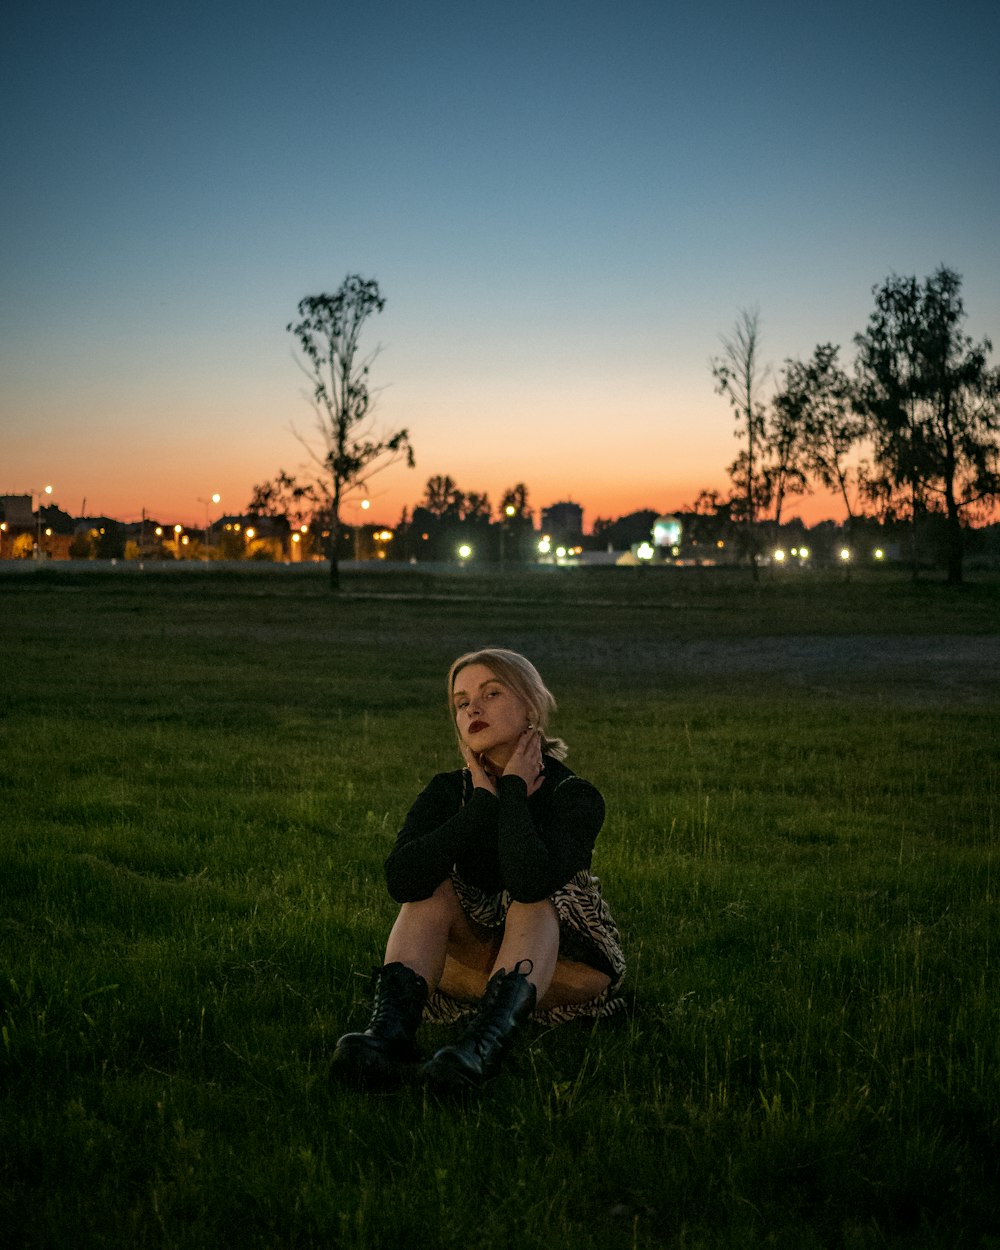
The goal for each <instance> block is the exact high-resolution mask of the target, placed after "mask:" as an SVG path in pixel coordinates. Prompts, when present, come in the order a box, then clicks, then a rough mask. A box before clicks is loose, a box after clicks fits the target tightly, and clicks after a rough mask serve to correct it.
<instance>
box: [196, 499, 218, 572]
mask: <svg viewBox="0 0 1000 1250" xmlns="http://www.w3.org/2000/svg"><path fill="white" fill-rule="evenodd" d="M198 502H199V503H203V504H204V505H205V544H204V545H205V553H204V556H203V557H202V558H203V559H205V560H207V559H208V547H209V544H210V543H211V541H212V524H211V521H210V520H209V515H208V509H209V506H210V505H211V504H215V506H216V507H218V506H219V504H220V503H221V502H222V496H221V495H220V494H219V492H218V491H216V492H215V494H214V495H213V496H212V498H211V499H203V498H202V497H201V495H199V496H198Z"/></svg>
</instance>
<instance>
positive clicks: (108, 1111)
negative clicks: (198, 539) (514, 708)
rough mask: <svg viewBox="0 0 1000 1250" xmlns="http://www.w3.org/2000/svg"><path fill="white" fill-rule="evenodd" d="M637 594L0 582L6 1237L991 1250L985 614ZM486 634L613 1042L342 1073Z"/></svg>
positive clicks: (863, 590)
mask: <svg viewBox="0 0 1000 1250" xmlns="http://www.w3.org/2000/svg"><path fill="white" fill-rule="evenodd" d="M646 572H647V571H645V570H644V571H643V574H645V573H646ZM648 572H650V573H654V575H653V576H644V575H637V574H632V573H630V572H627V571H623V570H609V571H603V570H600V571H598V570H595V571H589V570H588V571H584V570H580V571H579V573H575V572H574V573H570V574H567V575H562V574H552V575H548V576H546V575H541V574H535V575H520V576H510V577H508V578H506V579H503V580H501V579H498V578H495V577H492V578H490V577H475V576H472V575H465V576H457V575H456V576H454V577H433V576H430V575H425V574H413V575H408V576H404V575H398V576H393V575H383V576H375V575H356V576H349V577H348V578H347V579H346V589H347V595H346V596H344V597H343V598H342V599H340V600H334V599H332V598H331V597H330V595H329V594H328V593H327V592H326V591H325V588H324V585H323V581H322V576H321V575H320V576H310V575H301V574H300V575H297V576H282V574H281V572H280V571H271V570H264V571H260V574H259V575H255V576H250V575H240V576H230V577H227V576H225V575H221V574H211V575H204V574H197V575H190V576H185V575H182V574H170V575H161V576H156V575H150V576H144V575H135V574H129V575H119V576H114V575H112V576H107V577H94V576H92V575H90V574H87V573H81V572H76V571H75V572H73V573H66V574H61V573H58V572H57V573H55V574H50V573H49V571H48V570H46V575H45V576H38V575H32V576H28V575H24V574H21V575H19V576H18V577H17V578H14V577H10V578H8V579H6V580H4V581H3V582H2V583H0V609H2V615H3V622H4V624H3V632H2V639H0V665H2V667H0V678H2V681H0V710H2V722H0V815H2V828H3V835H2V839H0V1026H2V1035H0V1082H2V1088H0V1229H2V1230H3V1235H2V1238H0V1240H2V1242H3V1244H4V1245H5V1246H6V1245H10V1246H11V1247H23V1248H24V1250H41V1248H42V1247H45V1248H47V1250H48V1248H55V1250H62V1247H74V1248H81V1250H89V1248H90V1247H116V1248H117V1247H123V1248H124V1247H129V1248H130V1250H131V1248H133V1247H136V1248H143V1250H144V1248H146V1247H150V1248H154V1247H155V1248H157V1250H159V1248H161V1247H162V1248H168V1247H169V1248H173V1247H176V1248H178V1250H182V1248H183V1250H187V1248H189V1247H190V1248H192V1250H194V1248H198V1250H208V1248H210V1247H211V1248H213V1250H214V1248H216V1247H219V1248H228V1247H233V1248H235V1247H239V1248H240V1250H245V1248H251V1250H253V1248H256V1247H260V1248H262V1250H263V1248H265V1247H266V1248H268V1250H271V1248H274V1250H277V1248H278V1247H281V1248H283V1250H284V1248H286V1247H287V1248H291V1247H317V1248H318V1247H358V1248H359V1250H360V1248H364V1250H372V1248H375V1247H396V1246H407V1245H411V1244H413V1245H420V1246H432V1247H434V1246H441V1247H453V1246H454V1247H472V1248H477V1247H494V1246H507V1245H523V1246H526V1247H543V1246H544V1247H548V1248H550V1250H560V1248H562V1247H566V1248H569V1247H573V1248H574V1250H590V1248H593V1250H598V1247H599V1248H600V1250H617V1248H618V1247H622V1248H623V1250H624V1248H626V1247H642V1246H648V1247H653V1246H677V1247H690V1248H696V1247H706V1248H707V1247H713V1248H714V1247H734V1248H735V1247H745V1246H748V1245H753V1246H756V1245H769V1246H777V1247H788V1248H789V1250H802V1248H806V1250H809V1248H811V1247H816V1248H823V1250H826V1248H828V1247H844V1248H845V1250H854V1248H859V1250H860V1248H866V1250H867V1248H868V1247H881V1246H906V1247H942V1248H943V1247H949V1248H950V1247H955V1246H972V1247H979V1248H980V1250H995V1248H996V1247H997V1246H1000V1199H998V1191H1000V1167H998V1159H1000V1093H998V1071H1000V1054H998V1050H1000V1044H998V1023H1000V1022H998V1004H1000V986H998V977H997V935H998V921H997V897H996V895H997V889H996V881H995V873H996V871H997V870H996V867H995V865H994V855H995V851H996V847H997V839H998V829H997V813H998V768H997V751H996V742H997V740H998V736H1000V735H998V728H1000V725H998V722H1000V714H998V710H997V709H998V707H1000V698H998V696H1000V672H998V668H997V662H996V633H997V624H998V621H1000V585H998V583H997V582H996V581H995V580H984V581H980V582H977V583H973V584H971V585H969V586H967V587H964V588H962V589H961V590H960V591H957V592H955V591H949V590H947V588H945V587H943V586H941V585H938V584H934V583H920V584H917V585H912V584H911V583H910V582H909V581H908V580H906V579H904V578H898V577H895V576H893V575H892V574H889V573H885V574H882V575H879V576H877V577H876V576H874V575H873V576H872V577H871V578H870V579H864V578H857V577H856V578H855V579H854V580H853V581H851V582H849V583H848V582H843V581H839V580H834V579H829V580H824V579H822V578H821V577H813V578H808V579H798V580H785V581H779V580H777V579H775V580H774V581H765V583H763V584H762V585H761V587H760V588H758V589H756V590H755V589H754V588H752V587H751V586H749V585H748V584H747V582H746V581H745V580H744V578H741V577H736V576H731V575H729V574H728V573H726V572H723V571H718V572H717V573H716V574H712V575H709V574H706V573H704V572H703V571H697V570H691V571H690V573H691V575H690V576H688V575H687V572H685V573H684V574H679V575H677V576H670V575H663V574H661V573H659V571H652V570H650V571H648ZM488 642H496V643H500V644H503V645H510V646H514V647H517V648H519V649H523V650H524V651H525V652H526V653H527V654H529V655H530V656H532V657H533V658H536V659H537V661H538V663H539V665H540V667H541V668H542V670H543V673H544V674H545V676H546V677H547V678H548V680H549V681H550V683H551V685H552V686H553V688H554V690H555V693H556V695H557V697H558V698H559V699H560V705H561V706H560V715H559V718H558V723H557V729H558V730H559V731H560V732H562V733H563V734H564V735H565V736H566V737H567V739H568V740H569V741H570V744H571V748H572V750H571V756H570V763H571V764H573V765H574V766H575V767H576V768H577V769H578V770H579V771H580V772H581V773H583V774H584V775H585V776H588V777H590V778H591V779H592V780H594V781H595V783H597V784H598V785H599V786H600V787H601V789H602V790H603V792H604V793H605V795H606V798H607V800H608V807H609V815H608V821H607V824H606V826H605V829H604V832H603V833H602V835H601V839H600V841H599V843H598V852H597V857H596V860H595V871H596V872H597V873H598V874H599V875H600V876H601V878H602V880H603V881H604V884H605V891H606V894H607V896H608V899H609V901H610V902H611V904H612V906H613V908H614V911H615V913H616V916H617V918H618V920H619V922H620V924H621V927H622V931H623V936H624V938H625V942H626V948H627V954H628V955H629V958H630V968H629V977H628V980H627V982H626V991H627V997H628V1000H629V1007H630V1010H629V1013H628V1015H627V1017H626V1018H625V1019H623V1020H617V1021H608V1022H604V1023H598V1024H597V1025H596V1026H593V1027H591V1026H587V1025H583V1026H577V1025H571V1026H563V1027H562V1028H560V1029H556V1030H542V1029H540V1028H537V1027H533V1028H531V1029H530V1030H529V1031H528V1033H527V1034H526V1036H525V1037H524V1038H523V1040H522V1042H521V1044H520V1045H519V1047H518V1049H517V1051H516V1053H515V1055H514V1056H513V1058H512V1061H511V1062H510V1064H509V1065H508V1068H507V1070H506V1071H505V1072H504V1073H503V1074H502V1075H501V1076H500V1077H499V1078H498V1079H497V1080H496V1081H495V1082H494V1083H493V1084H492V1085H491V1086H489V1087H488V1088H487V1089H486V1090H485V1091H484V1092H483V1094H482V1096H481V1097H480V1098H479V1099H478V1100H477V1101H476V1102H474V1103H471V1104H469V1105H442V1104H439V1103H438V1102H436V1101H435V1100H433V1099H429V1098H428V1097H427V1096H426V1095H425V1093H424V1091H423V1090H422V1089H421V1088H419V1087H418V1086H414V1087H412V1088H405V1089H403V1090H401V1091H398V1092H395V1093H392V1094H388V1095H385V1094H382V1095H377V1094H357V1093H352V1092H349V1091H346V1090H343V1089H341V1088H339V1087H330V1086H329V1085H328V1082H327V1076H326V1072H327V1061H328V1056H329V1053H330V1051H331V1048H332V1045H333V1043H334V1041H335V1039H336V1037H337V1036H338V1035H339V1034H340V1033H341V1032H344V1031H346V1030H347V1029H348V1028H351V1027H357V1026H359V1025H363V1023H364V1022H365V1019H366V1012H367V1002H368V976H369V973H370V971H371V969H372V968H373V967H374V966H375V965H377V964H378V963H379V962H380V960H381V948H382V944H383V943H384V940H385V936H386V934H387V931H388V927H389V925H390V924H391V921H392V917H393V914H394V908H393V906H392V904H391V902H390V900H389V899H388V897H387V896H386V894H385V891H384V887H383V884H382V876H381V863H382V860H383V858H384V856H385V854H386V852H387V851H388V849H389V847H390V846H391V844H392V839H393V836H394V833H395V829H396V828H397V826H398V823H399V821H400V818H401V816H402V814H403V812H404V811H405V808H406V806H407V804H408V803H409V801H410V800H411V799H412V798H413V796H414V795H415V794H416V792H417V790H418V789H419V787H420V786H421V785H422V784H423V782H424V781H425V780H426V779H427V778H428V777H429V776H430V774H431V773H433V772H434V771H436V770H438V769H441V768H449V767H453V766H455V764H456V762H457V757H456V755H455V750H454V747H453V744H452V742H451V739H450V734H449V729H448V726H447V723H446V720H445V717H444V712H443V689H442V684H443V675H444V673H445V671H446V669H447V665H448V663H449V661H450V660H451V659H452V658H454V656H455V655H456V654H457V653H459V652H460V651H462V650H465V649H467V648H469V647H472V646H477V645H483V644H485V643H488ZM446 1036H448V1034H447V1031H446V1030H426V1037H425V1039H424V1040H425V1041H426V1043H427V1045H428V1046H431V1045H433V1044H435V1043H436V1042H437V1041H439V1040H442V1039H443V1038H444V1037H446Z"/></svg>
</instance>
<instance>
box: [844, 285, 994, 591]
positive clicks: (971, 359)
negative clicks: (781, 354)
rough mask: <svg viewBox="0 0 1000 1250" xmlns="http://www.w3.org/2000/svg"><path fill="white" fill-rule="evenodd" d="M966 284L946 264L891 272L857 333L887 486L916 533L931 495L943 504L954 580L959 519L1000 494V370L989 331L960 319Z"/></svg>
mask: <svg viewBox="0 0 1000 1250" xmlns="http://www.w3.org/2000/svg"><path fill="white" fill-rule="evenodd" d="M961 285H962V280H961V278H960V277H959V275H958V274H957V273H955V272H954V271H953V270H950V269H947V268H945V267H943V266H942V267H941V268H939V269H938V270H936V271H935V272H934V273H933V274H932V275H931V276H930V277H929V278H927V279H925V281H924V283H923V285H921V284H920V283H919V282H918V281H917V279H916V278H900V277H896V276H895V275H894V276H892V277H890V278H888V279H887V280H886V281H885V282H884V283H883V285H882V286H881V287H874V288H873V294H874V296H875V310H874V312H873V313H872V314H871V317H870V318H869V321H868V329H867V331H866V332H865V333H864V334H859V335H857V336H856V337H855V340H854V341H855V344H856V345H857V348H858V355H857V360H856V368H857V381H858V407H859V410H860V411H861V412H862V413H863V414H864V416H865V417H866V418H867V422H868V430H869V434H870V436H871V439H872V442H873V447H874V457H875V461H876V464H877V465H878V467H879V468H880V470H881V471H882V473H883V481H884V482H885V483H886V485H887V487H888V488H891V489H896V490H902V491H904V492H906V493H907V494H908V496H909V501H910V509H911V516H912V523H913V526H914V533H915V527H916V524H917V521H918V518H919V514H920V512H921V511H923V510H924V509H925V508H926V507H927V505H928V504H929V503H934V502H937V503H938V504H939V506H941V507H942V508H943V511H944V514H945V516H946V519H947V535H948V537H947V568H948V581H949V582H950V583H952V584H955V583H959V582H961V580H962V561H963V534H962V526H963V520H964V519H965V518H966V517H967V516H968V515H969V514H970V513H971V512H972V510H973V509H975V508H976V507H977V506H981V505H982V504H983V503H984V502H986V501H989V500H992V499H995V498H996V497H997V496H998V495H1000V446H998V433H1000V370H997V369H991V368H990V367H989V366H988V364H987V360H988V356H989V353H990V352H991V351H992V344H991V343H990V341H989V340H988V339H984V340H983V341H982V342H981V343H978V344H977V343H974V342H973V341H972V339H971V338H970V337H969V336H968V335H967V334H965V332H964V331H963V329H962V325H963V323H964V321H965V308H964V305H963V302H962V297H961ZM916 570H917V561H916V553H915V552H914V574H916Z"/></svg>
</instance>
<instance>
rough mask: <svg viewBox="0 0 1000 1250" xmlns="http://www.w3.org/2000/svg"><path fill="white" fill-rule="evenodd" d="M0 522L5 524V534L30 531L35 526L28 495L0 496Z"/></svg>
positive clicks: (33, 512) (33, 513)
mask: <svg viewBox="0 0 1000 1250" xmlns="http://www.w3.org/2000/svg"><path fill="white" fill-rule="evenodd" d="M0 521H6V522H7V532H8V533H14V532H15V531H19V530H30V529H33V528H34V525H35V511H34V509H33V508H32V506H31V496H30V495H0Z"/></svg>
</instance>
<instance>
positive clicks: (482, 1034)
mask: <svg viewBox="0 0 1000 1250" xmlns="http://www.w3.org/2000/svg"><path fill="white" fill-rule="evenodd" d="M521 963H526V964H528V971H529V972H530V971H531V963H530V961H529V960H526V959H525V960H522V961H521ZM520 967H521V964H520V963H519V964H518V965H517V966H516V967H515V968H514V971H513V972H505V971H504V970H503V969H501V970H500V971H499V972H497V973H494V975H493V976H492V977H491V978H490V982H489V984H488V985H487V986H486V993H485V994H484V995H483V998H482V1002H481V1003H480V1006H479V1011H478V1012H477V1013H476V1016H475V1018H474V1019H473V1021H472V1023H471V1024H470V1025H469V1027H468V1028H467V1029H466V1031H465V1033H464V1034H463V1036H462V1038H461V1039H460V1041H459V1042H458V1043H457V1044H456V1045H454V1046H443V1047H442V1048H441V1049H440V1050H439V1051H438V1052H437V1053H436V1054H435V1055H434V1056H433V1058H431V1059H429V1060H428V1061H427V1063H425V1064H424V1066H423V1068H421V1074H422V1075H423V1076H424V1077H426V1078H427V1080H428V1081H429V1082H430V1084H431V1085H433V1086H435V1087H436V1088H437V1089H441V1090H468V1089H477V1088H478V1087H479V1086H480V1085H482V1084H483V1082H484V1081H488V1080H489V1078H490V1077H491V1076H496V1074H497V1072H498V1071H499V1070H500V1064H501V1063H502V1062H503V1058H504V1055H506V1054H507V1052H508V1050H510V1047H511V1044H512V1043H513V1041H514V1036H515V1034H516V1033H517V1031H518V1029H519V1028H520V1027H521V1025H522V1024H523V1023H524V1022H525V1020H527V1018H528V1017H529V1016H530V1015H531V1013H532V1011H533V1010H534V1008H535V987H534V986H533V985H532V984H531V982H530V981H529V980H528V978H527V975H526V974H525V973H523V972H521V971H520Z"/></svg>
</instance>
